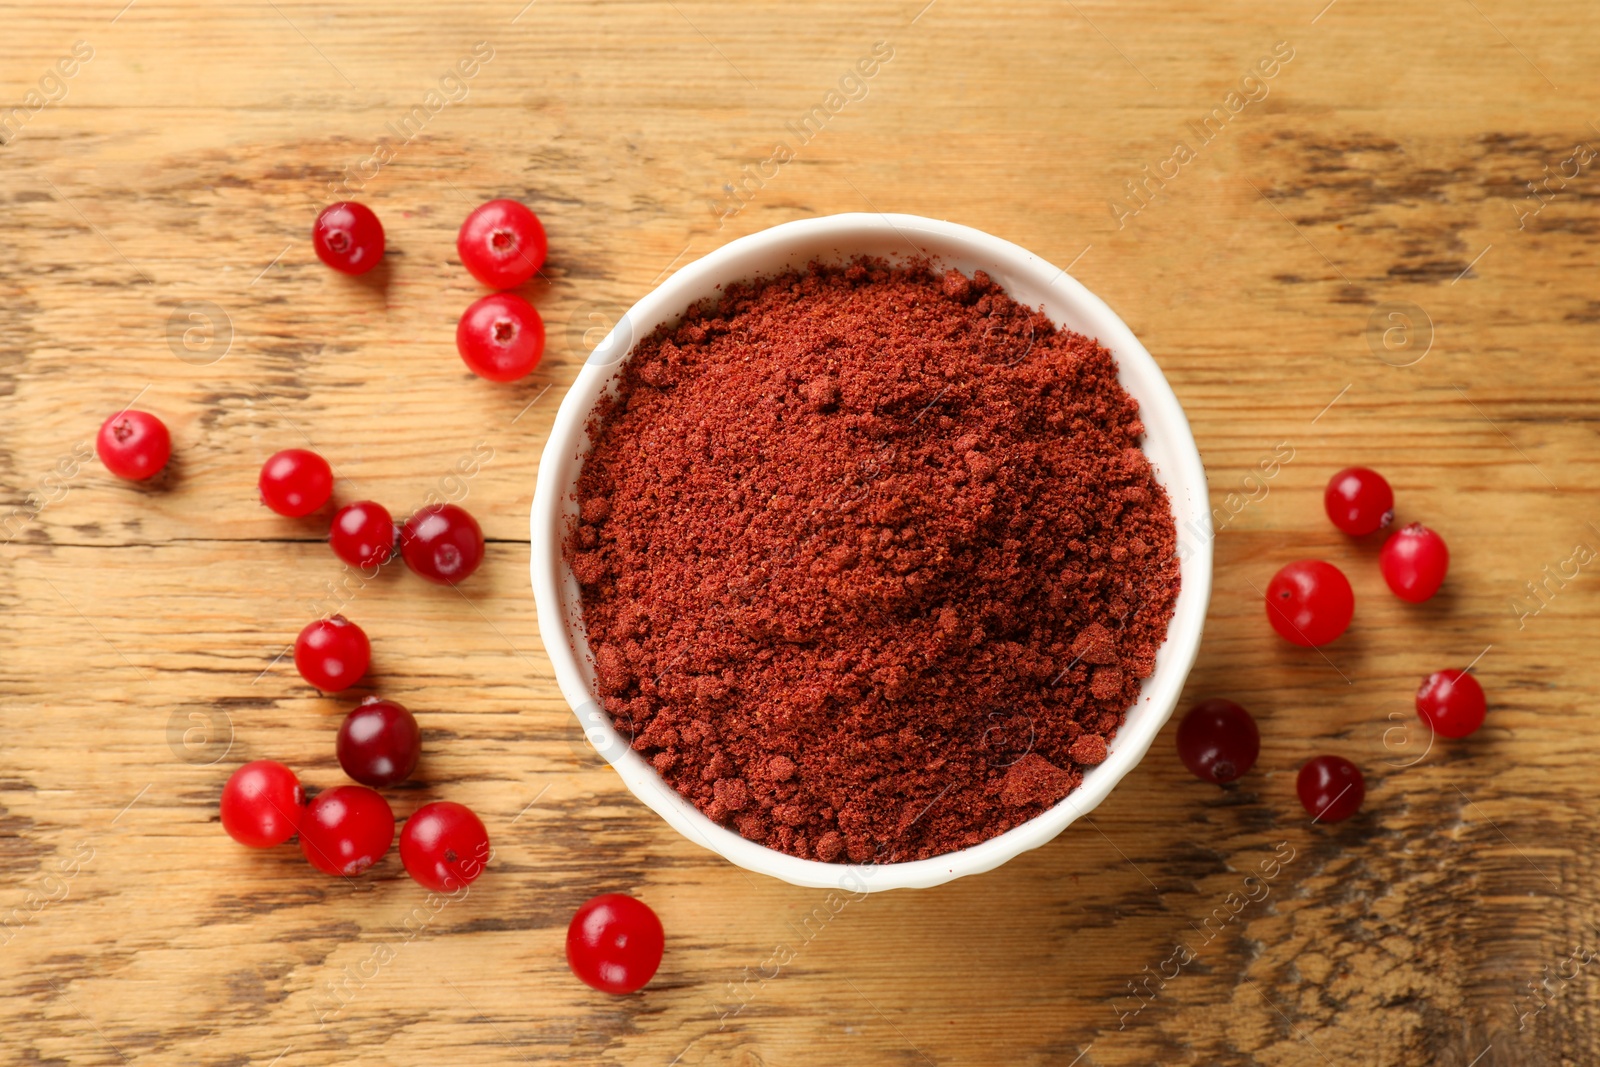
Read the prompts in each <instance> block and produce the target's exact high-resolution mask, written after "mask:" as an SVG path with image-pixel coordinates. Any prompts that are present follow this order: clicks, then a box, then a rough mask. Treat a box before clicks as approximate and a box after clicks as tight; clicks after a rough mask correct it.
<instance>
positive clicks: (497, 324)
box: [456, 293, 544, 382]
mask: <svg viewBox="0 0 1600 1067" xmlns="http://www.w3.org/2000/svg"><path fill="white" fill-rule="evenodd" d="M456 351H458V352H460V353H461V358H462V360H463V361H464V362H465V363H466V364H467V366H468V367H469V368H470V369H471V370H472V373H474V374H476V375H477V376H478V377H480V378H487V379H489V380H490V381H491V382H514V381H516V380H517V379H518V378H522V377H525V376H526V375H528V374H529V373H530V372H532V370H533V368H535V367H537V366H538V365H539V357H540V356H541V355H543V354H544V320H543V319H541V318H539V313H538V312H537V311H535V310H534V309H533V305H532V304H530V303H528V302H527V301H526V300H524V299H522V297H520V296H518V295H516V294H515V293H493V294H491V295H489V296H486V297H484V298H483V299H482V300H479V301H477V302H476V303H474V304H473V305H472V306H471V307H469V308H467V310H466V311H465V312H463V313H462V315H461V321H460V322H459V323H457V324H456Z"/></svg>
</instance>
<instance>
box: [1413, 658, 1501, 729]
mask: <svg viewBox="0 0 1600 1067" xmlns="http://www.w3.org/2000/svg"><path fill="white" fill-rule="evenodd" d="M1487 710H1488V701H1487V700H1486V699H1485V698H1484V695H1483V686H1481V685H1479V684H1478V680H1477V679H1476V678H1474V677H1473V676H1472V675H1470V674H1468V673H1467V672H1466V671H1458V670H1453V669H1452V670H1443V671H1434V672H1433V673H1432V674H1430V675H1428V676H1427V677H1426V678H1424V679H1423V680H1422V686H1421V688H1419V689H1418V690H1417V714H1418V715H1420V716H1422V721H1423V722H1425V723H1427V724H1428V725H1429V726H1430V727H1432V728H1433V732H1434V733H1436V734H1438V735H1439V736H1440V737H1449V738H1457V737H1466V736H1467V735H1468V734H1471V733H1474V732H1475V731H1476V730H1477V729H1478V727H1480V726H1482V725H1483V716H1484V713H1485V712H1486V711H1487Z"/></svg>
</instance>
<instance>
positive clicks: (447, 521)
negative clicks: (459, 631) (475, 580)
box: [400, 504, 483, 585]
mask: <svg viewBox="0 0 1600 1067" xmlns="http://www.w3.org/2000/svg"><path fill="white" fill-rule="evenodd" d="M400 553H401V555H403V556H405V560H406V566H408V567H410V568H411V569H412V570H414V571H416V572H417V573H418V574H420V575H422V576H423V577H424V578H426V579H428V580H429V581H431V582H439V583H440V584H441V585H454V584H455V583H456V582H459V581H463V580H465V579H466V578H467V577H468V576H469V575H471V574H472V572H473V571H475V570H477V569H478V564H480V563H482V562H483V529H482V528H481V527H479V525H478V520H477V519H474V518H473V517H472V516H471V515H468V514H467V513H466V512H465V511H464V510H462V509H461V508H458V507H456V506H455V505H454V504H434V505H433V506H431V507H426V508H423V509H422V510H420V511H418V512H417V513H416V514H415V515H413V516H411V518H409V519H407V520H406V525H405V528H404V529H403V530H401V531H400Z"/></svg>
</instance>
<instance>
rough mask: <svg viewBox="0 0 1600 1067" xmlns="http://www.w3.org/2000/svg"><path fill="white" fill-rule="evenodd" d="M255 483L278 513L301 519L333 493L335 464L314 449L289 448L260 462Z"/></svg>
mask: <svg viewBox="0 0 1600 1067" xmlns="http://www.w3.org/2000/svg"><path fill="white" fill-rule="evenodd" d="M256 487H257V488H258V489H260V490H261V502H262V503H263V504H265V505H266V506H267V507H269V508H271V509H272V510H273V511H276V512H277V513H278V514H279V515H287V516H288V517H289V518H291V519H298V518H300V517H302V516H305V515H309V514H311V513H312V512H313V511H316V510H317V509H318V508H320V507H321V506H322V505H324V504H326V503H327V502H328V498H329V497H331V496H332V495H333V468H331V467H329V466H328V461H327V460H325V459H323V458H322V457H321V456H319V455H317V454H316V453H315V452H308V451H306V450H305V449H303V448H286V449H284V450H283V451H282V452H275V453H273V454H272V456H270V457H269V458H268V459H267V461H266V462H265V463H263V464H262V465H261V477H260V479H258V480H257V482H256Z"/></svg>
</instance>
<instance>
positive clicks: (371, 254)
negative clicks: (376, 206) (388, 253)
mask: <svg viewBox="0 0 1600 1067" xmlns="http://www.w3.org/2000/svg"><path fill="white" fill-rule="evenodd" d="M311 245H312V247H313V248H315V249H316V250H317V258H318V259H320V260H322V262H324V263H326V264H327V265H328V266H330V267H332V268H333V269H334V270H336V271H338V272H339V273H341V274H365V273H367V271H369V270H371V269H372V268H373V267H376V266H377V265H378V264H379V263H381V262H382V261H383V223H381V222H379V221H378V216H376V215H374V214H373V213H372V209H371V208H369V207H367V206H366V205H365V204H357V203H355V202H354V201H352V200H342V201H340V202H339V203H337V204H329V205H328V206H327V207H325V208H323V209H322V211H321V213H320V214H318V215H317V221H316V224H315V225H314V226H312V227H311Z"/></svg>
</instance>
